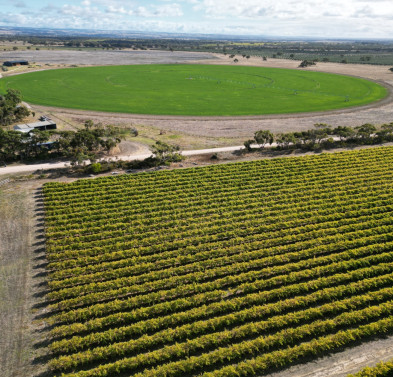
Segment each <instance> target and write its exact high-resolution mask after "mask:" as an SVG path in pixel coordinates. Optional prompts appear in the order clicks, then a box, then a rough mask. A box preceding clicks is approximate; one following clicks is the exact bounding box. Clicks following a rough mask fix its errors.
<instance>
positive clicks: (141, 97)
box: [0, 65, 387, 115]
mask: <svg viewBox="0 0 393 377" xmlns="http://www.w3.org/2000/svg"><path fill="white" fill-rule="evenodd" d="M6 88H15V89H19V90H20V91H21V92H22V94H23V97H24V99H25V100H26V101H27V102H30V103H33V104H39V105H48V106H57V107H66V108H75V109H87V110H99V111H110V112H123V113H135V114H157V115H159V114H161V115H259V114H276V113H277V114H281V113H299V112H308V111H323V110H331V109H339V108H346V107H351V106H358V105H364V104H367V103H370V102H373V101H376V100H379V99H381V98H384V97H385V96H386V95H387V90H386V89H385V88H384V87H382V86H380V85H378V84H376V83H373V82H371V81H367V80H364V79H358V78H353V77H348V76H340V75H333V74H327V73H320V72H307V71H300V70H288V69H275V68H258V67H244V66H238V67H237V66H212V65H134V66H111V67H107V66H106V67H91V68H74V69H61V70H49V71H43V72H34V73H29V74H24V75H18V76H11V77H6V78H4V79H2V80H0V92H3V93H4V92H5V90H6Z"/></svg>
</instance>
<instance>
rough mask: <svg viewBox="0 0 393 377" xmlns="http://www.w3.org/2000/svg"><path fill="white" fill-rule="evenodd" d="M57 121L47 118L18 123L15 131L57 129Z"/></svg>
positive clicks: (26, 131) (27, 131)
mask: <svg viewBox="0 0 393 377" xmlns="http://www.w3.org/2000/svg"><path fill="white" fill-rule="evenodd" d="M56 129H57V125H56V123H54V122H52V121H51V120H46V121H44V122H35V123H27V124H18V125H17V126H14V131H19V132H23V133H29V132H31V131H35V130H38V131H47V130H56Z"/></svg>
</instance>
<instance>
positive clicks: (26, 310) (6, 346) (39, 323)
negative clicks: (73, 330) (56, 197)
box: [0, 182, 46, 377]
mask: <svg viewBox="0 0 393 377" xmlns="http://www.w3.org/2000/svg"><path fill="white" fill-rule="evenodd" d="M38 186H39V185H38V184H31V183H26V182H24V183H23V184H22V185H21V184H18V183H9V184H4V185H2V187H1V188H0V329H1V338H0V370H1V373H0V374H1V376H2V377H26V376H35V375H37V374H39V373H41V372H42V371H43V370H44V369H45V366H44V364H45V362H43V361H40V358H41V356H42V355H43V354H44V353H45V350H44V349H38V348H36V345H37V344H38V343H40V342H43V341H44V340H45V331H44V327H45V325H44V322H43V320H42V319H41V318H40V316H41V314H42V312H43V311H44V310H45V309H44V305H41V302H42V301H43V300H44V299H45V298H44V296H43V289H45V285H46V283H45V263H44V262H45V250H44V248H43V245H42V242H43V240H42V239H41V238H40V236H39V234H40V233H42V225H41V224H40V223H39V216H40V215H39V213H38V211H39V209H38V207H37V203H36V202H37V199H36V198H35V195H36V192H37V187H38Z"/></svg>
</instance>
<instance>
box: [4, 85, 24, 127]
mask: <svg viewBox="0 0 393 377" xmlns="http://www.w3.org/2000/svg"><path fill="white" fill-rule="evenodd" d="M21 102H22V97H21V94H20V92H19V91H17V90H14V89H8V90H7V93H6V94H4V95H0V126H9V125H10V124H13V123H16V122H19V121H21V120H23V119H24V118H26V117H27V116H29V115H30V111H29V110H28V109H27V107H26V106H22V105H20V103H21Z"/></svg>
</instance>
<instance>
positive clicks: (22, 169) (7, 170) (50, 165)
mask: <svg viewBox="0 0 393 377" xmlns="http://www.w3.org/2000/svg"><path fill="white" fill-rule="evenodd" d="M272 146H275V144H274V143H273V144H272ZM242 149H244V146H242V145H238V146H234V147H222V148H210V149H199V150H192V151H182V152H181V154H183V155H184V156H195V155H200V154H209V153H219V152H234V151H239V150H242ZM149 156H151V153H142V154H141V153H138V154H131V155H128V156H124V155H123V156H112V157H108V158H111V159H118V160H122V161H133V160H144V159H145V158H147V157H149ZM105 159H107V158H105ZM69 165H70V162H69V161H63V162H47V163H43V164H31V165H15V166H7V167H1V168H0V176H1V175H3V174H15V173H26V172H34V171H37V170H51V169H61V168H64V167H66V166H69Z"/></svg>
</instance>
